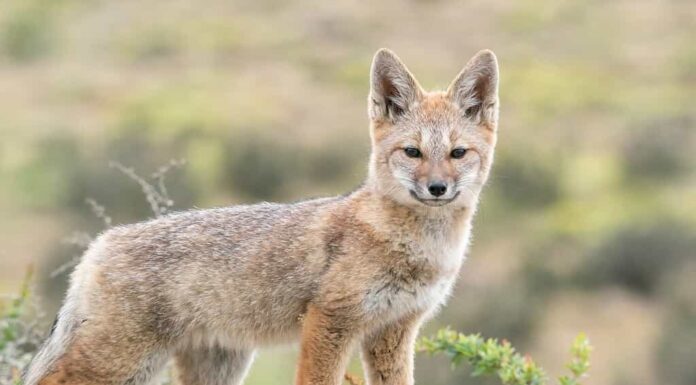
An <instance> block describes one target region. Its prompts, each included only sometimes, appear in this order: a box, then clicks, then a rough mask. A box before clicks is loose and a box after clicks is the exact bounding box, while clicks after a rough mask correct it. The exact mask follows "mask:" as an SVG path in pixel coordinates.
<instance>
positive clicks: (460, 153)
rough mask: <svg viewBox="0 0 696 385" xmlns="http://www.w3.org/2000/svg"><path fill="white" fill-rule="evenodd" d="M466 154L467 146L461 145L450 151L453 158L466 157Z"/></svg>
mask: <svg viewBox="0 0 696 385" xmlns="http://www.w3.org/2000/svg"><path fill="white" fill-rule="evenodd" d="M464 155H466V148H461V147H460V148H455V149H454V150H452V152H451V153H450V156H451V157H452V158H454V159H461V158H463V157H464Z"/></svg>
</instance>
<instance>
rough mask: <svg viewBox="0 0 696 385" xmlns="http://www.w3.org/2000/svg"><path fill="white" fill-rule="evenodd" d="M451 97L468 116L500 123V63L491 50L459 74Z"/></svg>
mask: <svg viewBox="0 0 696 385" xmlns="http://www.w3.org/2000/svg"><path fill="white" fill-rule="evenodd" d="M447 94H448V95H449V96H450V98H452V100H453V101H454V102H455V103H457V104H458V105H459V107H461V109H462V111H464V114H465V116H466V117H468V118H471V119H474V120H477V121H486V122H489V123H495V122H496V121H497V120H498V60H497V59H496V57H495V54H494V53H493V52H492V51H489V50H483V51H480V52H479V53H477V54H476V55H475V56H474V57H473V58H471V60H469V63H467V65H466V66H465V67H464V69H463V70H462V72H460V73H459V75H457V77H456V78H455V79H454V81H453V82H452V84H451V85H450V86H449V89H448V90H447Z"/></svg>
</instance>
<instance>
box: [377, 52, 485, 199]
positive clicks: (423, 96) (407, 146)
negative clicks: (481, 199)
mask: <svg viewBox="0 0 696 385" xmlns="http://www.w3.org/2000/svg"><path fill="white" fill-rule="evenodd" d="M370 81H371V89H370V95H369V98H368V114H369V117H370V135H371V137H372V155H371V158H370V171H369V178H370V179H369V180H370V182H371V183H372V184H373V185H374V186H376V189H377V191H378V192H379V193H380V194H383V195H384V196H387V197H390V198H391V199H394V200H395V201H397V202H398V203H400V204H405V205H409V206H421V207H426V206H433V207H436V206H444V205H447V206H448V207H473V206H474V205H475V203H476V201H477V199H478V195H479V192H480V191H481V188H482V187H483V184H484V183H485V182H486V179H487V178H488V173H489V171H490V168H491V164H492V161H493V150H494V147H495V142H496V130H497V123H498V63H497V61H496V58H495V55H494V54H493V52H491V51H487V50H486V51H481V52H479V53H478V54H476V56H474V57H473V58H472V59H471V60H470V61H469V63H468V64H467V65H466V66H465V67H464V69H463V70H462V71H461V72H460V73H459V75H458V76H457V77H456V78H455V80H454V81H453V82H452V83H451V85H450V86H449V88H448V89H447V91H444V92H442V91H438V92H426V91H424V90H423V89H422V88H421V86H420V85H419V84H418V82H417V81H416V79H415V78H414V77H413V75H411V73H410V72H409V71H408V69H407V68H406V66H405V65H404V64H403V63H402V62H401V60H399V58H398V57H397V56H396V55H395V54H394V53H393V52H391V51H389V50H387V49H381V50H379V51H378V52H377V54H376V55H375V58H374V60H373V62H372V70H371V76H370Z"/></svg>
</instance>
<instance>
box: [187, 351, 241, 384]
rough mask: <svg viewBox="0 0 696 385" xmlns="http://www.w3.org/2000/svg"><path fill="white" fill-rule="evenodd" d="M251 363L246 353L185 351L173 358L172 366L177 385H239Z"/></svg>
mask: <svg viewBox="0 0 696 385" xmlns="http://www.w3.org/2000/svg"><path fill="white" fill-rule="evenodd" d="M253 359H254V352H253V351H252V350H246V349H234V350H233V349H225V348H222V347H219V346H214V347H205V348H203V347H201V348H186V349H184V350H181V351H180V352H178V353H177V354H176V366H177V371H178V372H179V381H180V382H181V385H239V384H241V383H242V381H243V380H244V377H245V376H246V374H247V372H248V370H249V367H250V366H251V362H252V361H253Z"/></svg>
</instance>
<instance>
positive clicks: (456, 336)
mask: <svg viewBox="0 0 696 385" xmlns="http://www.w3.org/2000/svg"><path fill="white" fill-rule="evenodd" d="M591 350H592V348H591V346H590V343H589V341H588V340H587V338H586V337H585V335H584V334H580V335H578V336H577V337H576V338H575V341H574V342H573V346H572V347H571V353H572V359H571V361H570V362H569V363H568V364H567V367H568V369H570V371H571V374H570V375H564V376H561V377H559V379H558V382H559V384H560V385H580V379H581V378H582V377H583V376H585V374H586V372H587V370H588V369H589V367H590V362H589V355H590V351H591ZM418 351H420V352H427V353H430V354H446V355H447V356H448V357H450V359H451V361H452V366H453V367H456V366H458V365H460V364H461V363H462V362H467V363H469V364H470V365H471V366H472V367H473V372H472V376H475V377H476V376H482V375H497V376H498V378H499V379H500V380H501V382H502V383H503V384H504V385H543V384H546V383H547V380H548V378H547V376H546V372H545V371H544V370H543V369H542V368H541V367H539V366H537V365H536V364H535V363H534V361H532V359H531V358H530V357H529V356H522V355H521V354H520V353H518V352H517V351H516V350H515V348H514V347H512V345H511V344H510V342H508V341H506V340H503V341H500V342H499V341H498V340H497V339H493V338H489V339H484V338H482V337H481V336H480V335H478V334H471V335H466V334H462V333H457V332H455V331H453V330H450V329H442V330H440V331H439V332H438V333H437V334H436V335H435V336H434V337H430V338H423V339H421V340H420V341H419V343H418Z"/></svg>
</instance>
